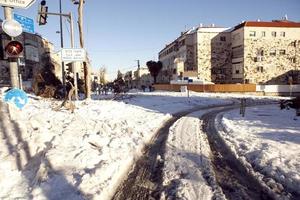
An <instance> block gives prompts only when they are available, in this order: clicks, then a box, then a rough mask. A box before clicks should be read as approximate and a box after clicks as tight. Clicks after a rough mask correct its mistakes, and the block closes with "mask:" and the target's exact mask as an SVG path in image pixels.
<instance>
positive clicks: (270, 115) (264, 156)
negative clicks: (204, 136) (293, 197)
mask: <svg viewBox="0 0 300 200" xmlns="http://www.w3.org/2000/svg"><path fill="white" fill-rule="evenodd" d="M219 122H221V123H222V125H223V126H224V128H225V129H223V128H221V129H223V130H224V131H220V133H221V134H222V136H223V137H224V139H225V140H226V142H227V144H228V145H229V146H230V147H231V148H232V150H233V152H235V153H236V156H237V157H240V158H241V159H243V158H244V160H245V161H246V162H248V163H249V164H250V166H251V167H253V168H254V170H255V171H258V172H260V173H261V174H263V175H266V177H269V179H268V180H267V185H269V186H270V187H271V188H272V187H278V188H277V189H278V190H281V189H282V188H281V187H280V185H281V184H282V185H285V186H286V187H287V188H288V189H289V191H291V192H299V191H300V148H299V145H300V117H296V112H295V110H294V109H290V110H280V108H279V105H278V104H277V105H266V106H259V107H249V108H246V115H245V117H241V115H240V113H239V110H233V111H231V112H227V113H224V114H223V115H220V116H219V120H218V122H217V123H219ZM273 180H276V182H278V183H280V184H279V186H278V185H277V186H275V184H274V183H275V182H274V181H273Z"/></svg>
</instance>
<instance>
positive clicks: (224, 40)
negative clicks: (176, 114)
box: [158, 20, 300, 84]
mask: <svg viewBox="0 0 300 200" xmlns="http://www.w3.org/2000/svg"><path fill="white" fill-rule="evenodd" d="M299 56H300V23H296V22H292V21H288V20H274V21H271V22H261V21H246V22H242V23H241V24H239V25H237V26H235V27H234V28H232V29H229V28H218V27H215V26H213V25H212V26H210V27H203V26H199V27H197V28H193V29H191V30H189V31H187V32H184V33H182V34H181V35H180V37H178V38H177V39H176V40H174V41H173V42H171V43H170V44H168V45H167V46H166V47H165V48H164V49H163V50H161V51H160V52H159V60H160V61H161V62H162V63H163V69H162V71H161V73H160V75H159V77H158V81H159V82H161V83H166V82H170V81H171V80H176V79H180V78H181V77H182V76H188V77H196V78H198V79H200V80H202V81H204V82H205V81H209V82H214V83H260V84H287V83H300V73H299V71H300V68H299V60H300V58H299Z"/></svg>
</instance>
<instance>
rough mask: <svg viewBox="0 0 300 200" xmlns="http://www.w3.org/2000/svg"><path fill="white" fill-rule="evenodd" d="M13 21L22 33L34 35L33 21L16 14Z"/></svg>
mask: <svg viewBox="0 0 300 200" xmlns="http://www.w3.org/2000/svg"><path fill="white" fill-rule="evenodd" d="M14 19H15V20H16V21H17V22H19V23H20V24H21V26H22V28H23V31H25V32H28V33H34V22H33V19H31V18H28V17H25V16H22V15H18V14H14Z"/></svg>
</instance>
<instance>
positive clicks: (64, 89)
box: [59, 0, 67, 97]
mask: <svg viewBox="0 0 300 200" xmlns="http://www.w3.org/2000/svg"><path fill="white" fill-rule="evenodd" d="M59 14H60V16H59V17H60V20H59V24H60V47H61V48H62V49H63V48H64V37H63V27H62V15H61V14H62V9H61V0H59ZM61 69H62V81H63V93H64V97H66V95H67V92H66V91H67V90H66V76H65V63H64V61H62V62H61Z"/></svg>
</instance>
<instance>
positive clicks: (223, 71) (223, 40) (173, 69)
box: [158, 25, 231, 82]
mask: <svg viewBox="0 0 300 200" xmlns="http://www.w3.org/2000/svg"><path fill="white" fill-rule="evenodd" d="M230 40H231V38H230V31H229V29H228V28H219V27H215V26H214V25H211V26H210V27H203V26H202V25H201V26H199V27H197V28H193V29H191V30H189V31H186V32H183V33H182V34H181V35H180V36H179V37H178V38H177V39H176V40H175V41H173V42H172V43H170V44H168V45H167V46H166V47H165V48H164V49H163V50H161V51H160V52H159V60H160V61H161V62H162V63H163V69H162V70H161V72H160V74H159V76H158V81H159V82H170V81H171V80H177V79H181V78H182V77H185V76H188V77H194V78H197V79H200V80H202V81H208V82H211V81H214V82H226V81H227V80H228V79H230V78H231V63H230V56H231V53H230V52H231V49H230Z"/></svg>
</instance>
